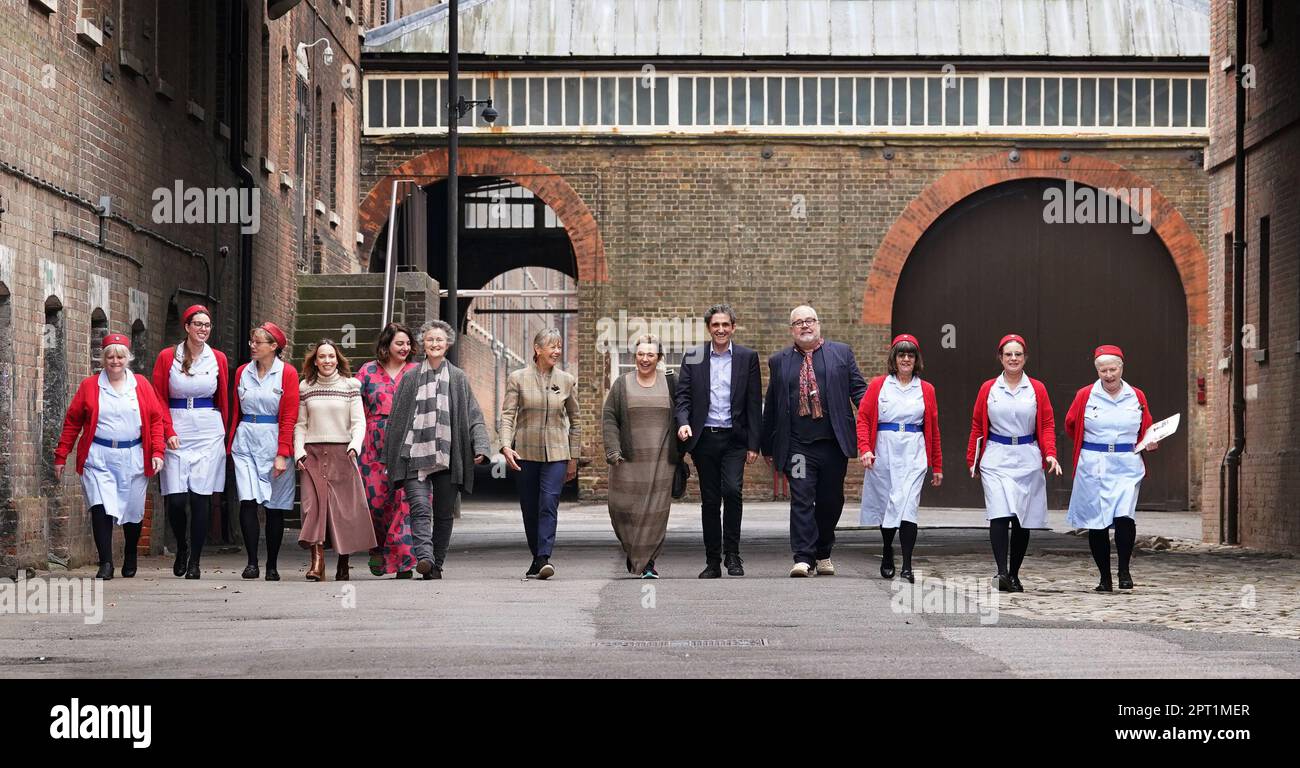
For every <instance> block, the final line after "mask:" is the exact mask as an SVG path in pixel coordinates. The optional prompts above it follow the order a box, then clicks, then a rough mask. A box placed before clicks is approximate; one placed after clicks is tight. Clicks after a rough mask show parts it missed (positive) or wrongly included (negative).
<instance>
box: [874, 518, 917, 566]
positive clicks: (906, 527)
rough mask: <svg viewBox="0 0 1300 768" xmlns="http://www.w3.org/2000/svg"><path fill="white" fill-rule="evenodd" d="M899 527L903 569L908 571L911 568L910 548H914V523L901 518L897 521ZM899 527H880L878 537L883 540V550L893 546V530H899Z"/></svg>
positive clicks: (888, 549) (887, 550) (888, 550)
mask: <svg viewBox="0 0 1300 768" xmlns="http://www.w3.org/2000/svg"><path fill="white" fill-rule="evenodd" d="M899 528H901V529H902V530H903V535H902V536H901V539H902V542H903V570H905V571H910V570H912V550H913V549H915V548H916V523H909V522H908V521H906V520H903V521H901V522H900V523H899ZM899 528H881V529H880V538H881V539H883V540H884V542H885V552H890V551H891V548H892V547H893V546H894V531H897V530H899ZM891 557H892V555H891Z"/></svg>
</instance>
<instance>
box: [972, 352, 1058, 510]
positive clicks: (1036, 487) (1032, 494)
mask: <svg viewBox="0 0 1300 768" xmlns="http://www.w3.org/2000/svg"><path fill="white" fill-rule="evenodd" d="M988 412H989V431H990V432H993V433H996V434H999V435H1002V436H1004V437H1024V436H1025V435H1032V434H1034V432H1035V431H1036V430H1037V429H1038V399H1037V397H1036V396H1035V395H1034V388H1033V386H1032V385H1031V384H1030V383H1029V376H1028V375H1025V376H1023V377H1022V378H1021V379H1020V386H1018V387H1016V389H1015V391H1014V392H1013V391H1012V390H1011V389H1010V388H1009V387H1008V386H1007V381H1006V378H1005V376H999V377H998V378H997V381H995V382H994V383H993V388H992V389H990V390H989V397H988ZM985 442H986V443H987V445H985V446H984V447H983V451H984V455H983V458H981V459H980V466H979V472H980V482H981V483H982V484H983V486H984V508H985V509H986V510H987V512H988V515H987V517H988V519H989V520H993V519H996V518H999V517H1011V516H1013V515H1014V516H1015V517H1017V518H1019V520H1020V527H1022V528H1046V527H1047V479H1046V477H1044V475H1043V452H1042V451H1041V450H1040V447H1039V444H1038V441H1037V440H1035V441H1034V442H1032V443H1021V444H1020V445H1003V444H1002V443H995V442H993V441H992V440H986V441H985Z"/></svg>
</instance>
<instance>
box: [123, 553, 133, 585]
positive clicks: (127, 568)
mask: <svg viewBox="0 0 1300 768" xmlns="http://www.w3.org/2000/svg"><path fill="white" fill-rule="evenodd" d="M134 576H135V553H134V552H128V553H127V554H126V557H125V558H123V560H122V578H124V579H129V578H132V577H134Z"/></svg>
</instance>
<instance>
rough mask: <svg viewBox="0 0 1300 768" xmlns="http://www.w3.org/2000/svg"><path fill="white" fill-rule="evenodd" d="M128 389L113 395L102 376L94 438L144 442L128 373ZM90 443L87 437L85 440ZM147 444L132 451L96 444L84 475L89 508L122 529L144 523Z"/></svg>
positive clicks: (146, 486) (104, 377) (131, 381)
mask: <svg viewBox="0 0 1300 768" xmlns="http://www.w3.org/2000/svg"><path fill="white" fill-rule="evenodd" d="M126 382H127V385H126V389H125V390H123V392H122V394H120V395H119V394H118V393H117V392H114V391H113V385H112V384H109V383H108V374H107V373H103V372H101V373H100V374H99V422H98V424H96V425H95V434H94V437H98V438H100V439H101V440H138V439H139V438H140V401H139V400H138V399H137V398H136V392H135V387H136V381H135V375H134V374H131V373H127V376H126ZM82 439H83V440H84V439H86V438H85V437H83V438H82ZM144 461H145V458H144V444H143V443H141V444H140V445H136V446H134V447H131V448H113V447H110V446H107V445H100V444H99V443H95V442H92V443H91V444H90V453H89V454H87V456H86V463H85V465H84V466H83V467H82V471H81V489H82V490H83V491H84V492H85V494H86V507H87V508H89V507H93V506H95V505H97V504H98V505H103V507H104V512H106V513H107V514H108V515H110V516H111V517H113V518H114V519H115V520H116V521H117V524H118V525H121V524H122V523H138V522H140V521H141V520H143V519H144V497H145V490H146V489H147V488H148V487H149V480H148V478H146V477H145V476H144Z"/></svg>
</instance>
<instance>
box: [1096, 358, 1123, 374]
mask: <svg viewBox="0 0 1300 768" xmlns="http://www.w3.org/2000/svg"><path fill="white" fill-rule="evenodd" d="M1112 363H1119V369H1120V370H1121V371H1122V370H1124V358H1122V357H1120V356H1119V355H1101V356H1099V357H1097V359H1095V360H1093V361H1092V364H1093V366H1095V367H1096V368H1097V370H1101V367H1102V366H1103V365H1111V364H1112Z"/></svg>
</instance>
